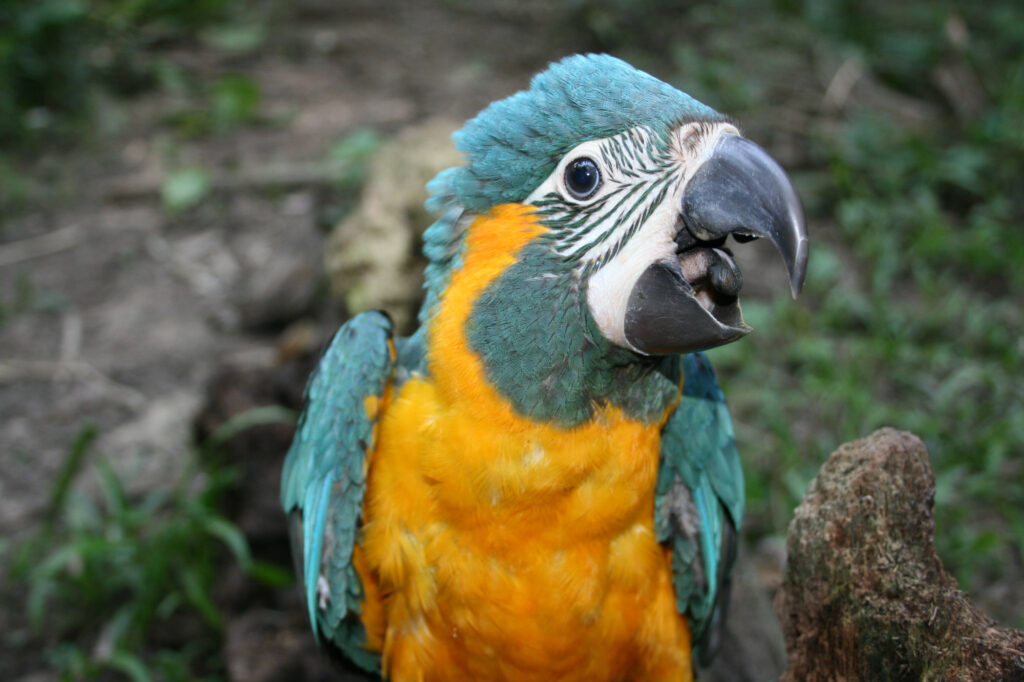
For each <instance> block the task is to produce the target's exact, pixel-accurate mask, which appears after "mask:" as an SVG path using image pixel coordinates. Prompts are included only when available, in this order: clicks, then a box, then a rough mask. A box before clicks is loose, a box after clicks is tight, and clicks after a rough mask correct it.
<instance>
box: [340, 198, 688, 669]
mask: <svg viewBox="0 0 1024 682" xmlns="http://www.w3.org/2000/svg"><path fill="white" fill-rule="evenodd" d="M543 229H544V228H543V227H542V226H539V225H537V224H536V223H534V222H533V221H532V220H531V219H530V217H529V213H528V209H527V208H524V207H522V206H517V205H509V206H501V207H498V208H496V209H494V210H493V211H492V212H491V213H490V214H488V215H487V216H482V217H481V218H479V219H477V221H476V222H475V223H474V224H473V225H472V226H471V227H470V228H469V232H468V234H467V237H466V238H467V243H466V250H465V252H464V257H463V264H462V266H461V267H460V268H459V269H458V270H456V271H455V272H454V273H453V275H452V279H451V282H450V285H449V286H448V288H447V289H446V290H445V293H444V295H443V297H442V299H441V302H440V308H439V310H438V313H437V315H436V316H435V318H434V320H433V323H432V326H431V327H430V328H429V330H428V334H429V343H428V348H429V349H430V350H429V352H428V367H429V370H430V376H429V378H424V377H414V378H413V379H411V380H409V381H408V382H406V383H405V384H404V385H403V386H402V387H401V388H400V389H399V391H398V392H397V394H396V395H394V396H389V399H388V400H387V401H386V403H385V404H384V405H383V406H382V407H383V409H384V410H385V411H384V413H383V416H382V418H381V421H380V423H379V427H378V429H379V430H378V434H377V447H376V449H375V451H374V452H373V453H372V455H371V460H370V478H369V484H368V489H367V496H366V501H365V504H364V515H363V516H364V534H363V541H362V543H361V546H360V547H358V548H357V551H356V555H355V562H356V566H357V569H358V571H359V573H360V576H361V578H362V580H363V584H364V587H365V589H366V600H365V603H364V606H363V611H362V618H363V621H364V624H365V626H366V629H367V634H368V640H369V645H370V647H371V648H374V649H380V650H381V651H382V655H383V661H384V667H385V671H386V673H388V674H390V675H391V677H392V678H393V679H395V680H414V679H423V680H431V679H436V680H458V679H466V680H486V679H508V680H514V679H536V680H549V679H580V680H601V679H610V680H614V679H632V678H634V676H635V678H636V679H660V678H664V679H675V680H679V679H689V675H690V673H689V656H690V645H689V632H688V630H687V628H686V624H685V621H684V620H683V619H682V618H681V617H680V616H679V615H678V614H677V613H676V611H675V599H674V595H673V592H672V579H671V569H670V565H669V559H668V555H667V553H666V551H665V550H664V548H662V547H661V546H660V545H659V544H658V543H657V541H656V538H655V535H654V531H653V508H654V500H653V496H654V483H655V478H656V475H657V464H658V451H659V447H660V430H661V424H649V423H643V422H640V421H636V420H632V419H629V418H627V417H626V416H625V415H623V414H622V413H621V411H619V410H618V409H615V408H603V409H600V410H598V411H597V412H596V413H595V416H594V418H593V419H592V420H591V421H590V422H588V423H586V424H583V425H581V426H579V427H576V428H573V429H559V428H555V427H553V426H551V425H549V424H544V423H538V422H535V421H532V420H530V419H527V418H524V417H521V416H519V415H518V414H516V413H515V412H514V410H513V409H512V407H511V406H510V404H509V403H508V401H507V400H505V399H504V398H503V397H502V396H500V395H499V394H498V393H497V392H496V391H495V390H494V389H493V388H492V387H491V386H490V385H489V384H488V383H487V382H486V380H485V374H484V369H483V367H482V365H481V363H480V360H479V358H478V357H477V356H476V355H475V354H474V353H472V352H471V350H470V349H469V348H468V347H467V344H466V339H465V333H464V330H465V325H466V320H467V318H468V316H469V313H470V310H471V307H472V304H473V302H474V301H475V300H476V298H477V297H478V296H479V294H480V292H481V291H483V289H484V288H485V287H486V286H487V285H488V284H489V283H490V282H492V281H493V280H494V279H495V278H496V277H497V276H498V275H500V274H501V272H503V271H504V270H505V269H506V268H507V267H508V266H509V265H510V264H511V263H512V262H513V261H514V258H515V255H516V252H517V250H518V249H519V248H521V247H522V246H523V245H524V244H526V243H527V242H529V241H530V240H531V239H533V238H534V237H535V236H537V235H538V234H539V233H540V232H541V231H542V230H543ZM666 416H667V415H666Z"/></svg>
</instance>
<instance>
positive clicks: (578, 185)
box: [565, 156, 601, 199]
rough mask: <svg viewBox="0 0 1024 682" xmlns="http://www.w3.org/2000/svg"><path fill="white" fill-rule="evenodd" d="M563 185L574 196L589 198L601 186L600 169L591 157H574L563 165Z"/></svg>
mask: <svg viewBox="0 0 1024 682" xmlns="http://www.w3.org/2000/svg"><path fill="white" fill-rule="evenodd" d="M565 186H566V188H568V190H569V194H571V195H572V196H573V197H574V198H576V199H589V198H590V197H591V196H593V194H594V192H596V191H597V188H598V187H600V186H601V171H600V169H599V168H598V167H597V164H596V163H594V160H593V159H588V158H587V157H585V156H584V157H582V158H579V159H576V160H575V161H573V162H572V163H570V164H569V165H568V166H566V167H565Z"/></svg>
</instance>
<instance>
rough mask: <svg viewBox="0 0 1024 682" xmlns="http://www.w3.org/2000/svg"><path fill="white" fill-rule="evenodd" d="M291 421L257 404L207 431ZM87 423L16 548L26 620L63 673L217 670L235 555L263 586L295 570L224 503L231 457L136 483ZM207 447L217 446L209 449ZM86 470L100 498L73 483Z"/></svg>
mask: <svg viewBox="0 0 1024 682" xmlns="http://www.w3.org/2000/svg"><path fill="white" fill-rule="evenodd" d="M282 421H285V422H292V421H294V415H293V414H291V413H288V412H287V411H284V410H280V409H263V410H253V411H251V412H250V413H243V414H241V415H239V416H238V417H236V418H235V419H233V420H229V421H228V422H227V423H225V424H224V425H223V426H222V427H221V429H220V430H219V431H218V432H217V433H215V434H214V435H213V436H211V438H210V442H209V443H208V444H207V445H206V448H205V449H206V450H207V451H212V450H214V449H215V448H216V447H217V446H218V444H219V443H222V442H224V440H226V439H227V438H229V437H230V436H231V435H233V434H234V433H237V432H238V431H240V430H243V429H245V428H249V427H251V426H254V425H259V424H266V423H270V422H275V423H276V422H282ZM96 437H97V432H96V429H95V428H94V427H92V426H89V425H87V426H85V427H83V428H82V430H81V431H80V433H79V435H78V437H77V438H76V439H75V441H74V442H73V443H72V444H71V446H70V448H69V449H68V453H67V455H66V457H65V459H64V463H63V466H62V467H61V469H60V471H59V472H58V475H57V476H56V478H55V479H54V484H53V487H52V489H51V494H50V501H49V504H48V506H47V513H46V520H45V523H44V526H43V528H42V529H40V530H39V531H38V532H34V533H32V534H30V536H29V537H28V539H25V540H22V541H21V542H20V543H19V545H18V547H17V548H15V549H14V550H12V552H11V554H12V557H11V562H12V563H11V565H12V567H13V573H14V575H15V577H16V578H17V579H18V580H19V581H21V582H22V583H23V584H25V585H26V586H27V588H28V595H27V610H28V616H29V621H30V624H31V625H32V627H33V628H35V629H37V630H38V631H39V632H40V635H41V636H42V637H43V639H44V641H46V642H48V643H49V644H48V646H47V657H48V658H49V660H50V663H51V665H52V666H53V667H54V669H55V670H56V671H58V672H59V673H60V674H61V675H62V676H63V677H64V678H65V679H75V680H78V679H94V678H96V677H97V676H99V675H101V674H102V673H104V672H107V671H117V672H119V673H121V674H122V675H123V676H125V677H127V678H129V679H132V680H136V681H144V680H150V679H162V680H193V679H211V680H213V679H222V678H223V667H224V662H223V660H222V659H221V658H220V646H221V642H220V639H221V635H222V631H223V622H222V617H221V613H220V609H219V607H218V606H217V604H216V602H215V597H214V591H215V588H216V585H217V582H218V578H219V576H221V575H222V574H223V572H224V567H225V558H226V557H231V558H232V559H233V560H234V561H235V562H237V563H238V564H239V565H240V566H241V567H242V568H243V569H244V570H245V571H246V572H247V573H248V574H249V575H250V576H251V577H253V578H255V579H257V580H259V581H261V582H263V583H265V584H268V585H274V586H279V585H285V584H288V583H290V582H291V580H292V576H291V571H290V570H285V569H282V568H280V567H278V566H276V565H273V564H267V563H265V562H261V561H258V560H255V559H254V558H253V557H252V555H251V554H250V551H249V545H248V542H247V541H246V539H245V537H244V536H243V535H242V532H241V531H240V530H239V529H238V527H237V526H235V525H234V524H233V523H231V522H230V521H229V520H228V519H226V518H225V517H224V516H223V515H222V514H221V512H220V501H221V498H222V496H223V494H224V492H225V491H226V490H227V489H228V488H229V487H230V486H231V485H232V484H233V481H234V475H233V472H232V470H231V469H230V468H227V467H224V466H214V467H209V468H207V469H206V470H200V469H198V468H196V467H195V466H190V467H186V468H185V469H184V471H183V472H182V474H181V477H180V479H179V480H177V481H176V482H172V483H171V484H170V485H168V486H167V487H159V488H156V489H154V490H150V491H148V492H145V493H144V494H142V495H139V494H130V493H129V492H128V490H126V488H125V486H124V484H123V482H122V480H121V479H120V477H119V476H118V475H117V473H116V472H115V471H114V469H113V468H112V467H111V465H110V464H109V463H108V461H107V459H106V458H105V457H103V456H98V455H92V454H91V453H90V452H89V450H90V449H91V447H92V445H93V443H94V441H95V439H96ZM211 456H212V455H211ZM85 473H91V474H92V475H93V476H94V477H95V482H96V484H97V487H98V489H99V493H100V494H99V499H98V501H94V500H93V498H92V497H91V496H89V495H82V494H80V493H79V494H75V492H74V490H75V489H74V488H73V486H72V484H73V482H74V481H75V479H77V478H78V477H79V476H80V475H82V474H85Z"/></svg>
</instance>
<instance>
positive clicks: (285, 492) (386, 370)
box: [281, 312, 394, 671]
mask: <svg viewBox="0 0 1024 682" xmlns="http://www.w3.org/2000/svg"><path fill="white" fill-rule="evenodd" d="M391 338H392V333H391V321H390V320H389V319H388V318H387V316H386V315H384V314H383V313H379V312H368V313H363V314H361V315H358V316H356V317H354V318H352V319H351V320H349V321H348V322H347V323H346V324H345V325H344V326H342V328H341V329H340V330H338V333H337V334H336V335H335V336H334V340H333V341H331V345H330V347H329V348H328V349H327V352H326V353H324V356H323V358H322V359H321V360H320V364H319V366H318V367H317V368H316V371H315V372H314V374H313V376H312V377H311V378H310V381H309V385H308V386H307V388H306V408H305V411H304V412H303V414H302V417H301V419H300V420H299V428H298V432H297V433H296V435H295V440H294V441H293V442H292V446H291V449H290V450H289V451H288V456H287V457H286V459H285V463H284V471H283V473H282V478H281V504H282V505H283V506H284V509H285V511H286V512H287V513H289V515H290V516H291V518H292V521H293V524H292V542H293V545H294V546H295V547H294V548H295V550H296V551H295V554H296V559H297V560H298V559H299V558H301V568H300V575H301V576H302V584H303V587H304V592H305V597H306V607H307V609H308V611H309V618H310V622H311V624H312V626H313V631H314V633H315V634H316V636H317V639H318V641H319V640H322V639H323V638H326V639H328V640H329V641H330V642H332V643H333V644H334V645H335V646H337V647H338V648H339V649H341V651H342V653H343V654H345V656H346V657H347V658H349V659H350V660H352V661H353V662H354V663H356V664H357V665H359V666H360V667H362V668H365V669H367V670H371V671H375V670H377V669H378V668H379V661H378V659H377V657H376V656H375V655H374V654H371V653H370V652H368V651H366V649H365V648H363V646H362V645H363V644H364V643H365V640H366V635H365V632H364V631H363V628H362V624H361V623H360V621H359V618H358V614H359V608H360V606H359V605H360V601H361V598H362V585H361V583H360V580H359V576H358V575H357V574H356V571H355V568H354V567H353V565H352V551H353V548H354V546H355V543H356V538H357V533H358V531H359V520H360V515H361V512H362V505H363V494H364V492H365V488H366V470H367V453H368V452H369V451H371V450H372V449H373V447H374V443H373V434H374V429H373V426H374V422H375V419H376V415H375V414H368V413H367V407H368V405H372V404H374V403H376V401H375V400H374V398H379V397H380V396H381V395H382V394H383V392H384V389H385V387H386V386H387V384H388V382H389V381H390V378H391V373H392V365H393V362H394V358H393V349H392V346H391ZM373 411H374V412H375V411H376V410H375V409H374V410H373ZM300 547H301V549H300Z"/></svg>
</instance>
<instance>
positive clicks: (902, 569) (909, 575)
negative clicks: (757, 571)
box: [775, 429, 1024, 682]
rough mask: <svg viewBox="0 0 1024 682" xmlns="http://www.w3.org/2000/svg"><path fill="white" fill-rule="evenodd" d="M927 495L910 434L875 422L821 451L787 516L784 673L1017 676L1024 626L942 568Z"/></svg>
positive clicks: (917, 444)
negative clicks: (823, 458) (1001, 616)
mask: <svg viewBox="0 0 1024 682" xmlns="http://www.w3.org/2000/svg"><path fill="white" fill-rule="evenodd" d="M934 498H935V478H934V476H933V474H932V470H931V466H930V465H929V463H928V451H927V450H926V448H925V446H924V444H923V443H922V442H921V441H920V440H919V439H918V438H917V437H916V436H914V435H912V434H910V433H906V432H902V431H896V430H893V429H882V430H880V431H877V432H875V433H874V434H872V435H870V436H868V437H867V438H864V439H861V440H858V441H854V442H852V443H847V444H846V445H843V446H842V447H840V448H839V449H838V450H837V451H836V452H834V453H833V454H832V455H831V457H829V459H828V461H827V462H826V463H825V465H824V466H823V467H822V469H821V471H820V472H819V473H818V476H817V478H815V479H814V481H812V483H811V485H810V486H809V487H808V489H807V493H806V495H805V496H804V499H803V502H802V503H801V504H800V506H799V507H798V508H797V510H796V512H795V516H794V519H793V521H792V523H791V524H790V526H789V537H788V542H787V565H786V570H785V576H784V579H783V585H782V589H781V590H780V591H779V593H778V595H777V597H776V602H775V611H776V614H777V615H778V617H779V620H780V621H781V622H782V628H783V632H784V633H785V637H786V648H787V650H788V652H789V669H788V670H787V671H786V673H785V674H784V675H783V676H782V678H781V680H780V682H796V681H808V682H813V681H815V680H845V681H852V680H871V681H875V680H1022V681H1024V633H1022V632H1020V631H1017V630H1011V629H1008V628H1003V627H1000V626H999V625H997V624H996V623H995V622H994V621H993V620H992V619H991V618H989V617H988V616H986V615H985V614H984V613H982V612H981V611H980V610H978V608H977V607H975V606H974V605H973V604H972V603H971V602H970V601H969V600H968V599H967V597H966V595H964V593H963V592H961V591H960V590H959V589H958V587H957V584H956V581H955V580H954V579H953V578H952V577H951V576H950V575H949V574H948V573H946V571H945V570H944V569H943V567H942V562H941V561H940V559H939V557H938V555H937V554H936V552H935V546H934V538H935V525H934V520H933V517H932V510H933V507H934Z"/></svg>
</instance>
